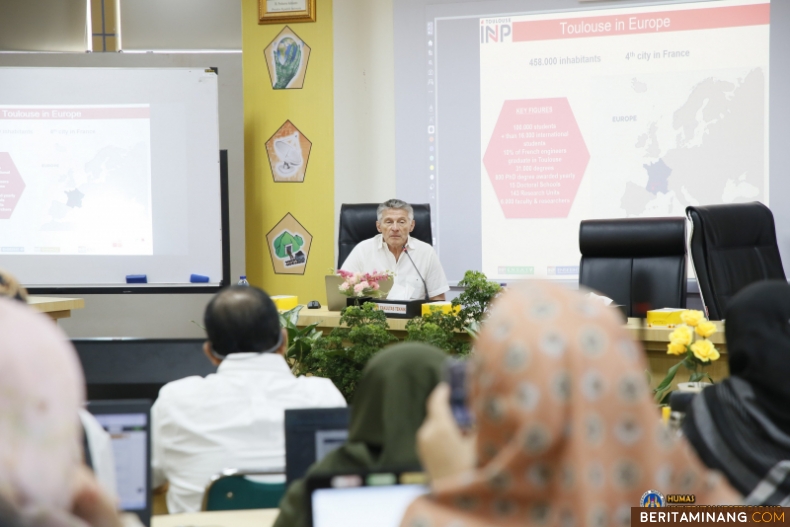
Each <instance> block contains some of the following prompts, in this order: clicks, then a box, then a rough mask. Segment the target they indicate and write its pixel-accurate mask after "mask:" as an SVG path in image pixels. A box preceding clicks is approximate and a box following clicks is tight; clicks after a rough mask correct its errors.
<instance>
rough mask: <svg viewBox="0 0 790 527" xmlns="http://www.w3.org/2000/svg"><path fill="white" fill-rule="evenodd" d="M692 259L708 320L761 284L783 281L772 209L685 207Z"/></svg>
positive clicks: (746, 205)
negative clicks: (747, 289)
mask: <svg viewBox="0 0 790 527" xmlns="http://www.w3.org/2000/svg"><path fill="white" fill-rule="evenodd" d="M686 215H687V216H688V218H689V219H690V220H691V224H692V231H691V260H692V263H693V265H694V273H695V274H696V275H697V283H698V284H699V289H700V294H701V295H702V302H703V304H704V305H705V309H706V310H707V312H708V318H709V319H711V320H721V319H722V317H723V316H724V310H725V308H726V306H727V302H728V301H729V300H730V298H732V297H733V295H735V294H736V293H737V292H738V291H740V290H741V289H743V288H744V287H746V286H747V285H749V284H751V283H752V282H758V281H760V280H772V279H779V280H786V278H785V272H784V268H783V267H782V257H781V256H780V255H779V247H778V246H777V244H776V227H775V226H774V215H773V214H772V213H771V209H769V208H768V207H766V206H765V205H763V204H762V203H759V202H756V201H755V202H753V203H735V204H732V205H710V206H707V207H688V208H687V209H686Z"/></svg>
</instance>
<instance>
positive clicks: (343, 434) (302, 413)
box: [285, 407, 349, 483]
mask: <svg viewBox="0 0 790 527" xmlns="http://www.w3.org/2000/svg"><path fill="white" fill-rule="evenodd" d="M348 421H349V408H345V407H344V408H300V409H295V410H286V411H285V479H286V482H288V483H290V482H292V481H294V480H297V479H299V478H302V477H304V475H305V473H306V472H307V469H308V468H309V467H310V465H312V464H313V463H315V462H316V461H321V460H322V459H323V458H324V456H326V455H327V454H328V453H329V452H331V451H332V450H334V449H336V448H337V447H339V446H340V445H342V444H343V443H345V442H346V439H347V438H348Z"/></svg>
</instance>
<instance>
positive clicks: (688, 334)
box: [669, 326, 694, 346]
mask: <svg viewBox="0 0 790 527" xmlns="http://www.w3.org/2000/svg"><path fill="white" fill-rule="evenodd" d="M693 338H694V333H693V332H692V331H691V328H690V327H688V326H678V327H677V328H675V331H673V332H672V333H670V334H669V342H670V344H682V345H683V346H688V345H689V344H691V341H692V339H693Z"/></svg>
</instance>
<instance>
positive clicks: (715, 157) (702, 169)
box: [620, 68, 767, 216]
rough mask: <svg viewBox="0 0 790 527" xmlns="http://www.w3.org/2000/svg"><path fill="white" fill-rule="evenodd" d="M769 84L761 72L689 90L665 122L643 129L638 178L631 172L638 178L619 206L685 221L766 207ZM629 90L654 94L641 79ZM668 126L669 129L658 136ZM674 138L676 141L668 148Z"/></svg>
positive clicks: (629, 213) (628, 185)
mask: <svg viewBox="0 0 790 527" xmlns="http://www.w3.org/2000/svg"><path fill="white" fill-rule="evenodd" d="M766 83H767V79H766V75H765V73H764V72H763V70H762V69H760V68H756V69H753V70H751V71H748V73H746V74H745V75H742V76H737V77H735V78H730V79H725V78H717V76H709V77H706V78H704V79H702V80H700V81H699V82H698V83H696V85H693V87H692V88H691V90H690V93H689V94H688V97H687V99H686V101H685V103H684V104H683V105H682V106H680V107H678V108H676V109H675V110H674V112H673V113H672V115H671V119H670V120H669V121H664V122H663V124H661V123H659V122H658V121H654V122H649V123H647V124H645V125H644V130H643V132H642V133H640V134H639V135H638V136H637V137H636V141H635V143H634V145H633V146H634V147H635V148H636V149H637V150H638V151H639V152H640V153H641V157H642V158H643V159H644V162H643V163H642V166H641V174H640V173H639V172H640V171H638V170H635V171H633V172H631V173H632V174H634V175H635V177H632V178H631V179H630V180H628V181H626V182H625V190H624V192H623V193H622V196H621V199H620V207H621V209H622V210H624V211H625V213H626V215H627V216H659V215H678V214H680V215H682V214H683V210H684V209H685V207H686V206H688V205H710V204H718V203H733V202H742V201H755V200H759V201H763V202H764V203H767V196H766V190H767V188H766V186H767V185H766V177H767V170H766V168H767V167H766V161H767V160H766V142H767V133H766V122H765V115H766V110H765V108H766ZM631 87H632V89H633V91H634V92H636V93H640V94H641V93H650V90H651V86H650V82H643V81H642V80H640V79H633V80H632V86H631ZM668 122H671V130H661V128H660V127H661V126H665V127H666V126H667V123H668ZM661 132H663V133H661ZM669 132H671V134H670V133H669ZM672 135H674V141H670V142H668V141H667V137H671V136H672ZM662 137H663V140H662V139H661V138H662ZM632 168H637V167H632ZM645 176H646V177H645Z"/></svg>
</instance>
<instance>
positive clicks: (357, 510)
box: [307, 472, 428, 527]
mask: <svg viewBox="0 0 790 527" xmlns="http://www.w3.org/2000/svg"><path fill="white" fill-rule="evenodd" d="M307 488H308V490H309V492H310V515H311V519H312V526H313V527H398V526H399V525H400V523H401V520H402V519H403V514H404V513H405V512H406V509H407V508H408V506H409V504H410V503H411V502H412V501H414V500H415V499H416V498H418V497H419V496H422V495H423V494H425V493H427V492H428V487H427V486H426V477H425V474H423V473H420V472H401V473H397V472H393V473H390V472H381V473H370V474H336V475H318V476H313V477H310V478H308V480H307Z"/></svg>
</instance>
